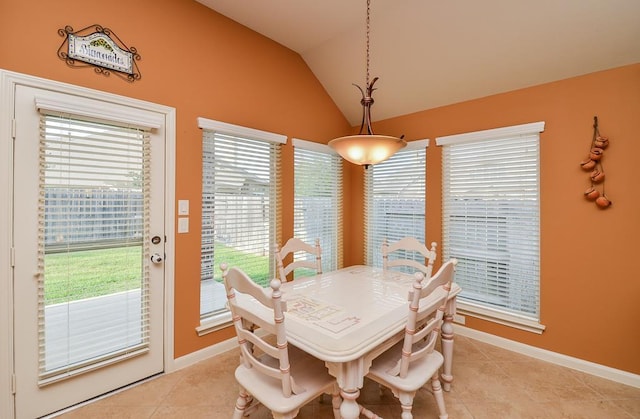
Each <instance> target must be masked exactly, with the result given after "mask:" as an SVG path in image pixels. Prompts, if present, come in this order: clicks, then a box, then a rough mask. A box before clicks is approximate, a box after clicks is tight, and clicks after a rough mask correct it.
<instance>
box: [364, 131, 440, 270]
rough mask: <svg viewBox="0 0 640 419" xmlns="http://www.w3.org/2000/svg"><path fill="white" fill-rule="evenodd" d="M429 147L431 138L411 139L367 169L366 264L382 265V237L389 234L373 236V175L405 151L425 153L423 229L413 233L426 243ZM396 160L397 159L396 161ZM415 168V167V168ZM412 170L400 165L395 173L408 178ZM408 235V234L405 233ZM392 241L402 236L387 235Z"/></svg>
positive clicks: (408, 255)
mask: <svg viewBox="0 0 640 419" xmlns="http://www.w3.org/2000/svg"><path fill="white" fill-rule="evenodd" d="M428 147H429V140H428V139H423V140H416V141H411V142H409V143H408V144H407V146H406V147H405V148H403V149H402V150H400V151H398V152H396V154H394V155H393V156H392V157H391V158H389V159H387V160H385V161H383V162H381V163H378V164H376V165H374V166H371V167H370V168H368V169H366V172H365V185H364V198H363V199H364V217H365V231H364V235H365V238H364V244H365V249H364V253H365V264H366V265H369V266H377V267H382V241H381V239H382V238H384V237H387V236H388V235H384V234H383V236H384V237H382V238H380V240H378V239H376V237H373V236H374V235H375V234H376V233H377V232H375V231H373V229H374V228H375V227H374V226H373V220H372V217H373V216H374V215H373V214H370V211H371V208H370V207H371V204H372V199H373V197H372V196H371V193H373V191H372V188H373V187H374V186H373V182H374V179H373V176H374V171H375V170H376V168H379V167H380V166H385V165H391V164H397V163H396V161H397V158H398V156H401V155H402V154H403V153H408V152H416V151H420V152H422V153H424V157H423V158H424V167H423V168H422V169H423V170H422V176H423V179H422V181H423V185H424V189H423V191H422V200H423V207H422V213H421V214H419V215H420V216H421V219H420V220H421V221H420V222H421V223H422V231H419V232H417V233H416V234H411V235H412V236H414V237H415V238H417V239H418V240H419V241H421V242H423V243H425V242H426V241H425V239H426V237H427V232H426V211H427V149H428ZM394 160H395V161H394ZM404 169H408V168H407V167H404ZM414 170H415V169H414ZM410 172H411V171H410V170H402V169H400V168H399V167H398V168H396V170H395V171H394V175H398V179H406V175H407V173H410ZM415 216H416V215H415V214H413V215H412V218H415ZM405 235H406V234H405ZM387 238H388V239H389V240H390V241H395V240H396V239H400V238H401V237H397V238H392V237H387ZM406 257H407V258H412V257H419V259H420V260H418V259H416V260H418V262H419V263H424V258H422V256H421V255H416V254H413V255H412V254H407V255H406Z"/></svg>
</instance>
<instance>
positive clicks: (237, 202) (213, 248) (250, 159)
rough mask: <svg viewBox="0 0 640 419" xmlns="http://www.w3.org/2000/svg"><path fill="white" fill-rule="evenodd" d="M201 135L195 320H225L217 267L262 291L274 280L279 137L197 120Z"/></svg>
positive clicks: (234, 126) (224, 303) (227, 315)
mask: <svg viewBox="0 0 640 419" xmlns="http://www.w3.org/2000/svg"><path fill="white" fill-rule="evenodd" d="M198 123H199V127H200V128H202V129H203V133H202V134H203V135H202V146H203V149H202V159H203V160H202V242H201V261H200V262H201V288H200V291H201V294H200V295H201V299H200V316H201V320H202V321H204V322H208V321H210V323H211V322H213V323H220V322H224V321H228V319H229V314H228V310H227V309H226V301H227V299H226V295H225V291H224V286H223V284H222V273H221V271H220V264H221V263H227V264H229V266H236V267H239V268H240V269H242V270H243V271H245V272H246V273H247V275H249V277H251V278H252V279H253V280H254V281H256V283H258V284H259V285H261V286H267V285H268V282H269V279H270V278H273V277H274V274H275V265H274V263H273V258H272V257H271V246H272V244H273V243H274V242H275V238H276V237H278V236H279V234H278V230H277V229H278V228H279V226H278V225H277V217H276V214H278V202H277V199H278V197H279V195H280V193H279V185H280V182H279V181H278V176H279V173H280V170H279V165H280V145H281V144H282V143H284V142H285V141H286V137H285V136H282V135H277V134H272V133H268V132H264V131H259V130H254V129H250V128H244V127H239V126H236V125H231V124H226V123H221V122H217V121H210V120H206V119H203V118H199V119H198Z"/></svg>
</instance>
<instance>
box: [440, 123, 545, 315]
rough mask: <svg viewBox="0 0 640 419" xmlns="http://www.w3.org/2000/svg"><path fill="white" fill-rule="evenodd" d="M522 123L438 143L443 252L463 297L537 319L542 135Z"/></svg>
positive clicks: (466, 299)
mask: <svg viewBox="0 0 640 419" xmlns="http://www.w3.org/2000/svg"><path fill="white" fill-rule="evenodd" d="M523 127H524V128H527V129H525V130H524V131H523V132H520V133H517V134H513V133H511V134H510V133H509V132H507V133H506V138H501V137H504V136H505V131H504V129H498V130H495V131H493V132H486V133H484V134H483V133H482V132H481V133H479V134H478V135H475V136H474V135H473V134H470V135H469V136H467V137H466V139H467V140H471V141H465V137H463V138H458V139H457V140H458V141H451V142H450V143H446V144H445V145H444V146H443V187H442V191H443V256H444V258H445V260H446V259H449V258H456V259H458V264H457V267H456V282H458V283H459V284H460V286H461V287H462V293H461V294H460V297H459V298H460V300H461V301H468V302H472V303H475V304H478V305H480V306H484V307H489V308H493V309H496V310H499V311H506V312H508V313H513V314H516V315H521V316H524V317H526V318H530V319H538V318H539V301H540V298H539V276H540V263H539V261H540V250H539V241H540V209H539V205H540V203H539V162H538V156H539V135H538V130H535V129H533V128H537V127H538V125H536V126H534V127H532V126H530V125H527V126H523ZM516 128H517V127H516ZM507 130H510V131H513V129H509V128H508V129H507ZM516 131H517V129H516ZM493 138H496V139H493ZM438 141H439V139H438Z"/></svg>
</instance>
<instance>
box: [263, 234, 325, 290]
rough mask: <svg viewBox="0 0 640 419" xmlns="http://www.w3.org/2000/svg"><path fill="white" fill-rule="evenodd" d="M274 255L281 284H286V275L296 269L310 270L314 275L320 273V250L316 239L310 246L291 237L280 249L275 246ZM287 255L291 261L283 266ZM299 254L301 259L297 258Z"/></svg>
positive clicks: (318, 241) (318, 240)
mask: <svg viewBox="0 0 640 419" xmlns="http://www.w3.org/2000/svg"><path fill="white" fill-rule="evenodd" d="M274 253H275V256H276V263H277V266H278V278H279V279H280V281H282V282H286V281H287V275H289V273H291V272H293V271H294V270H296V269H298V268H307V269H311V270H313V271H314V272H315V274H321V273H322V249H320V239H316V240H315V244H313V245H311V244H308V243H305V242H303V241H302V240H300V239H299V238H297V237H292V238H290V239H289V240H287V243H285V245H284V246H283V247H282V248H280V247H279V246H278V245H277V244H276V245H275V248H274ZM289 254H291V255H292V257H293V261H292V262H291V263H289V264H287V265H286V266H285V265H284V260H285V259H286V258H287V256H288V255H289ZM301 254H302V256H303V257H302V258H300V257H299V256H301ZM296 256H298V257H296Z"/></svg>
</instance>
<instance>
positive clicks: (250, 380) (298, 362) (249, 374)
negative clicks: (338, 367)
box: [235, 345, 335, 413]
mask: <svg viewBox="0 0 640 419" xmlns="http://www.w3.org/2000/svg"><path fill="white" fill-rule="evenodd" d="M259 358H260V360H261V361H262V362H264V363H265V364H267V365H269V366H272V367H275V368H278V366H279V364H278V360H277V359H274V358H272V357H270V356H268V355H262V356H261V357H259ZM289 362H290V365H291V375H292V376H293V377H295V381H296V384H297V385H298V386H299V387H301V388H303V389H305V391H304V392H302V393H301V394H291V396H290V397H284V396H283V395H282V383H281V381H280V380H279V379H277V378H273V377H269V376H266V375H264V374H261V373H260V372H258V371H256V370H255V369H254V368H246V367H245V366H244V365H243V364H240V366H239V367H238V368H236V372H235V376H236V380H237V381H238V384H240V385H241V386H242V387H244V388H245V389H246V390H247V391H248V392H249V393H250V394H260V395H261V402H262V404H263V405H265V406H266V407H267V408H268V409H269V410H271V411H272V412H281V413H287V412H290V411H292V410H295V409H297V408H299V407H300V406H302V405H304V404H307V403H308V402H309V401H311V400H312V399H314V398H315V397H317V396H319V395H321V394H323V393H325V392H326V391H328V389H331V387H332V386H333V384H334V383H335V378H333V377H331V376H330V375H328V374H327V367H326V366H325V364H324V362H323V361H320V360H319V359H317V358H314V357H312V356H310V355H308V354H306V353H305V352H303V351H301V350H299V349H298V348H295V347H293V346H291V345H289ZM307 389H314V391H308V390H307ZM316 389H319V390H317V391H316Z"/></svg>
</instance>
